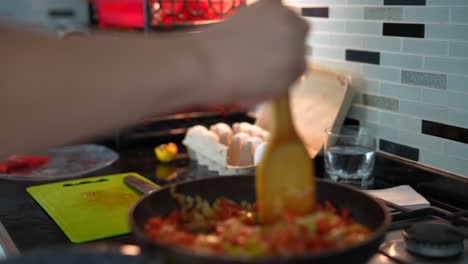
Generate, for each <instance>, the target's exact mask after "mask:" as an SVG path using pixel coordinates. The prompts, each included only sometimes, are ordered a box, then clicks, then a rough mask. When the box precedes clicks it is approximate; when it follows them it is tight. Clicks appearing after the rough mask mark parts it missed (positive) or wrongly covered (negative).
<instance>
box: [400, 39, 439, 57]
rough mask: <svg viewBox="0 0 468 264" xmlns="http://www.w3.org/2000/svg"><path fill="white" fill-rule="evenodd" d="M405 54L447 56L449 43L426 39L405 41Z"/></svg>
mask: <svg viewBox="0 0 468 264" xmlns="http://www.w3.org/2000/svg"><path fill="white" fill-rule="evenodd" d="M402 50H403V51H404V52H409V53H415V54H428V55H434V56H435V55H446V54H447V51H448V42H447V41H439V40H426V39H404V40H403V49H402Z"/></svg>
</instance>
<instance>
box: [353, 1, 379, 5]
mask: <svg viewBox="0 0 468 264" xmlns="http://www.w3.org/2000/svg"><path fill="white" fill-rule="evenodd" d="M346 3H347V4H348V5H382V4H383V0H347V1H346Z"/></svg>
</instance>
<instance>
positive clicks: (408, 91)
mask: <svg viewBox="0 0 468 264" xmlns="http://www.w3.org/2000/svg"><path fill="white" fill-rule="evenodd" d="M380 94H381V95H385V96H390V97H395V98H400V99H406V100H414V101H419V100H420V99H421V88H420V87H415V86H408V85H402V84H398V83H388V82H382V83H381V84H380Z"/></svg>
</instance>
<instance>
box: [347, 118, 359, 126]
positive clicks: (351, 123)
mask: <svg viewBox="0 0 468 264" xmlns="http://www.w3.org/2000/svg"><path fill="white" fill-rule="evenodd" d="M360 124H361V122H360V121H359V120H357V119H354V118H350V117H347V118H346V119H345V120H344V122H343V125H345V126H359V125H360Z"/></svg>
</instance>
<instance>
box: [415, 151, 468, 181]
mask: <svg viewBox="0 0 468 264" xmlns="http://www.w3.org/2000/svg"><path fill="white" fill-rule="evenodd" d="M420 155H421V159H420V160H421V161H420V162H421V163H423V164H426V165H429V166H432V167H435V168H438V169H441V170H445V171H448V172H452V173H455V174H458V175H460V176H464V177H468V160H465V159H460V158H456V157H453V156H448V155H444V154H441V153H440V152H436V153H434V152H430V151H421V152H420Z"/></svg>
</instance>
